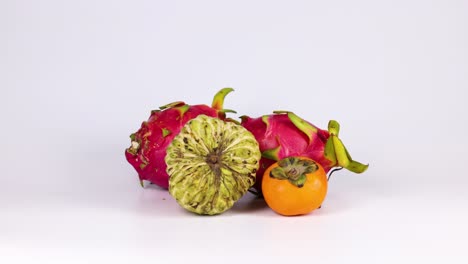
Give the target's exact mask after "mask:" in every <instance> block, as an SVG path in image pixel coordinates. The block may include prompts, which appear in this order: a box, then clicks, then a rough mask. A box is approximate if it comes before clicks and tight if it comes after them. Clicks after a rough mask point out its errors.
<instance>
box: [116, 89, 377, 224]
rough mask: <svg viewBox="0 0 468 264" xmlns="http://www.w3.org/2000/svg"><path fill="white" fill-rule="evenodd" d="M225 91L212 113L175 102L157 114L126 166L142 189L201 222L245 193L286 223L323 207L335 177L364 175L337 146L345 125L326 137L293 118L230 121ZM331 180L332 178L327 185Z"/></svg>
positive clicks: (332, 127) (333, 125)
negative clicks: (158, 190) (167, 198)
mask: <svg viewBox="0 0 468 264" xmlns="http://www.w3.org/2000/svg"><path fill="white" fill-rule="evenodd" d="M232 91H233V89H232V88H224V89H221V90H220V91H219V92H218V93H216V95H215V96H214V98H213V101H212V104H211V106H208V105H203V104H200V105H188V104H186V103H184V102H174V103H170V104H167V105H164V106H162V107H160V108H159V110H153V111H151V114H150V117H149V119H148V120H147V121H144V122H143V123H142V124H141V127H140V129H138V131H136V132H135V133H133V134H131V135H130V139H131V143H130V147H129V148H127V149H126V150H125V157H126V159H127V161H128V162H129V163H130V164H131V165H132V166H133V167H134V168H135V170H136V171H137V173H138V177H139V179H140V183H141V185H142V186H144V181H148V182H150V183H152V184H155V185H158V186H160V187H162V188H165V189H168V190H169V193H170V194H171V195H172V196H173V197H174V198H175V200H176V201H177V203H178V204H179V205H181V206H182V207H183V208H185V209H186V210H188V211H191V212H194V213H196V214H201V215H216V214H220V213H223V212H225V211H226V210H229V209H230V208H231V207H232V206H233V205H234V203H235V202H236V201H238V200H239V199H240V198H241V197H242V196H243V195H244V194H245V193H247V191H250V192H252V193H255V194H257V195H258V196H260V197H263V198H264V199H265V201H266V203H267V204H268V206H269V207H270V208H271V209H272V210H273V211H275V212H276V213H278V214H280V215H285V216H293V215H303V214H308V213H310V212H311V211H313V210H315V209H317V208H320V206H321V205H322V203H323V201H324V200H325V197H326V194H327V189H328V179H327V173H328V175H329V176H330V175H331V173H333V171H334V170H338V169H342V168H345V169H348V170H349V171H351V172H354V173H362V172H364V171H365V170H366V169H367V168H368V165H364V164H362V163H360V162H357V161H355V160H353V159H352V158H351V155H350V154H349V152H348V150H347V149H346V147H345V146H344V145H343V142H342V141H341V140H340V139H339V137H338V136H339V131H340V125H339V124H338V122H336V121H334V120H331V121H330V122H329V123H328V130H323V129H320V128H318V127H317V126H315V125H313V124H312V123H310V122H308V121H306V120H304V119H302V118H300V117H299V116H297V115H296V114H294V113H293V112H289V111H275V112H273V114H270V115H264V116H261V117H257V118H251V117H248V116H245V115H244V116H241V117H240V118H241V122H238V121H236V120H234V119H232V118H227V117H226V113H229V112H232V113H235V111H232V110H229V109H223V104H224V99H225V97H226V95H227V94H229V93H230V92H232ZM329 176H328V177H329Z"/></svg>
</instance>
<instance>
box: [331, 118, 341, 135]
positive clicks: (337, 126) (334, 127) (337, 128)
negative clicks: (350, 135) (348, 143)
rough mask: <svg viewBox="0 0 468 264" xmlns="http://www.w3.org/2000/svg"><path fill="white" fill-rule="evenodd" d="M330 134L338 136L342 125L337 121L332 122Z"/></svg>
mask: <svg viewBox="0 0 468 264" xmlns="http://www.w3.org/2000/svg"><path fill="white" fill-rule="evenodd" d="M328 132H330V134H334V135H335V136H338V134H339V133H340V123H338V122H337V121H335V120H330V121H329V122H328Z"/></svg>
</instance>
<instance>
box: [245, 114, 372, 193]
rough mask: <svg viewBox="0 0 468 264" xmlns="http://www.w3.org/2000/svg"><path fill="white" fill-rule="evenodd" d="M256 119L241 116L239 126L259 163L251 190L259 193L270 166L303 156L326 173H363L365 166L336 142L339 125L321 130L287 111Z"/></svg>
mask: <svg viewBox="0 0 468 264" xmlns="http://www.w3.org/2000/svg"><path fill="white" fill-rule="evenodd" d="M273 113H274V114H272V115H264V116H262V117H258V118H250V117H248V116H242V117H241V119H242V122H241V124H242V126H244V127H245V128H246V129H247V130H249V131H250V132H251V133H252V134H253V135H254V136H255V138H256V139H257V141H258V143H259V146H260V151H261V152H262V159H261V160H260V168H259V170H258V171H257V180H256V183H255V185H254V188H255V189H256V190H257V191H258V192H259V193H261V182H262V177H263V173H264V172H265V170H266V169H267V168H268V167H269V166H270V165H271V164H273V163H275V162H276V161H278V160H281V159H283V158H286V157H291V156H303V157H309V158H311V159H313V160H315V161H316V162H318V163H319V164H320V165H322V167H323V168H324V169H325V171H326V172H327V173H328V172H329V171H330V170H331V169H332V168H333V167H342V168H346V169H348V170H349V171H352V172H355V173H362V172H364V171H365V170H366V169H367V167H368V165H364V164H362V163H359V162H357V161H354V160H353V159H352V158H351V156H350V155H349V153H348V151H347V150H346V148H345V146H344V145H343V142H342V141H341V140H340V139H339V138H338V134H339V130H340V125H339V123H338V122H337V121H334V120H331V121H330V122H329V123H328V131H327V130H322V129H320V128H318V127H316V126H314V125H313V124H311V123H309V122H307V121H305V120H303V119H302V118H300V117H299V116H297V115H296V114H294V113H292V112H288V111H275V112H273Z"/></svg>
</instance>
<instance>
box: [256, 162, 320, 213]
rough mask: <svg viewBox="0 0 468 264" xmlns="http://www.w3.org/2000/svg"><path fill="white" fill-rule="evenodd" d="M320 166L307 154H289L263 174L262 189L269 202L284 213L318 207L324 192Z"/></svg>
mask: <svg viewBox="0 0 468 264" xmlns="http://www.w3.org/2000/svg"><path fill="white" fill-rule="evenodd" d="M327 189H328V181H327V175H326V172H325V170H324V169H323V167H322V166H321V165H320V164H319V163H317V162H315V161H314V160H312V159H310V158H307V157H288V158H284V159H282V160H280V161H277V162H275V163H273V164H272V165H271V166H270V167H268V168H267V170H266V171H265V173H264V174H263V179H262V192H263V196H264V198H265V201H266V203H267V204H268V206H269V207H270V208H271V209H273V211H275V212H276V213H278V214H281V215H285V216H293V215H304V214H308V213H310V212H312V211H313V210H315V209H317V208H319V207H320V206H321V205H322V202H323V201H324V200H325V196H326V195H327Z"/></svg>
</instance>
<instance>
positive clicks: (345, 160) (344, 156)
mask: <svg viewBox="0 0 468 264" xmlns="http://www.w3.org/2000/svg"><path fill="white" fill-rule="evenodd" d="M325 157H327V159H329V160H330V161H332V162H333V163H334V164H336V165H338V166H340V167H343V168H345V169H347V170H349V171H351V172H354V173H363V172H364V171H366V170H367V168H368V167H369V164H367V165H365V164H362V163H360V162H358V161H355V160H353V159H352V158H351V155H350V154H349V152H348V150H347V149H346V147H345V146H344V144H343V142H342V141H341V139H339V138H338V137H337V136H336V135H335V134H331V135H330V138H329V139H328V141H327V143H326V145H325Z"/></svg>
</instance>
